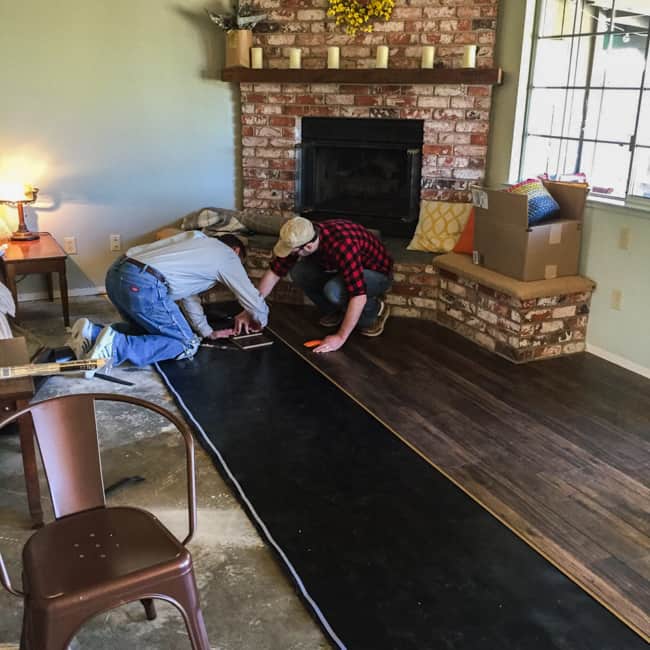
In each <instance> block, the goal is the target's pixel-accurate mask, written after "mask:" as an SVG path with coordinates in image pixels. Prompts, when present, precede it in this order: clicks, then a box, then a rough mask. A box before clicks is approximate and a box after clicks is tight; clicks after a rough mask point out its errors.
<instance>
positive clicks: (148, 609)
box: [140, 598, 157, 621]
mask: <svg viewBox="0 0 650 650" xmlns="http://www.w3.org/2000/svg"><path fill="white" fill-rule="evenodd" d="M140 602H141V603H142V605H143V606H144V613H145V614H146V616H147V620H148V621H153V620H155V618H156V616H157V614H156V604H155V603H154V602H153V598H143V599H142V600H141V601H140Z"/></svg>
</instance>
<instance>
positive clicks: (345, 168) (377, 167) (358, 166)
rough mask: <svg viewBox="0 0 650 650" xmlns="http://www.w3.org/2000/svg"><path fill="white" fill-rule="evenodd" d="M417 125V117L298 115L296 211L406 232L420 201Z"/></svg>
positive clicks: (419, 126) (384, 230)
mask: <svg viewBox="0 0 650 650" xmlns="http://www.w3.org/2000/svg"><path fill="white" fill-rule="evenodd" d="M423 128H424V127H423V122H422V120H385V119H353V118H349V119H348V118H308V117H306V118H303V120H302V141H301V143H300V144H299V145H298V151H297V154H298V160H297V169H298V174H297V178H296V204H297V210H298V211H299V212H300V213H301V214H302V215H304V216H305V217H308V218H310V219H314V220H317V221H318V220H321V219H329V218H333V217H344V218H346V219H351V220H352V221H357V222H358V223H361V224H363V225H365V226H367V227H370V228H377V229H378V230H381V232H382V233H383V234H385V235H397V236H410V235H411V234H412V233H413V231H414V229H415V225H416V223H417V219H418V212H419V205H420V170H421V166H422V137H423Z"/></svg>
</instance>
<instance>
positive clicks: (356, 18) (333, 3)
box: [327, 0, 395, 36]
mask: <svg viewBox="0 0 650 650" xmlns="http://www.w3.org/2000/svg"><path fill="white" fill-rule="evenodd" d="M394 6H395V0H329V9H328V10H327V15H328V16H334V18H335V19H336V24H337V25H345V31H346V33H348V34H350V35H352V36H354V35H355V34H357V33H358V32H371V31H372V27H373V25H372V23H373V21H375V20H379V19H381V18H383V19H384V20H389V19H390V16H391V14H392V13H393V7H394Z"/></svg>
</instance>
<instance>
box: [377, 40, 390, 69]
mask: <svg viewBox="0 0 650 650" xmlns="http://www.w3.org/2000/svg"><path fill="white" fill-rule="evenodd" d="M375 67H376V68H387V67H388V45H378V46H377V61H376V62H375Z"/></svg>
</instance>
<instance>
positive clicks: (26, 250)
mask: <svg viewBox="0 0 650 650" xmlns="http://www.w3.org/2000/svg"><path fill="white" fill-rule="evenodd" d="M40 235H41V237H40V239H34V240H32V241H11V240H10V239H6V240H2V241H0V244H1V243H7V244H9V247H8V248H7V250H6V251H5V254H4V255H3V256H2V257H0V264H2V269H3V271H4V276H5V280H6V283H7V287H8V288H9V291H11V294H12V295H13V297H14V302H15V303H16V320H18V288H17V286H16V277H17V276H18V275H27V274H29V273H45V274H46V276H47V292H48V295H49V298H50V302H52V301H53V300H54V287H53V283H52V274H53V273H58V274H59V289H60V291H61V305H62V307H63V322H64V323H65V325H66V326H67V325H70V310H69V308H68V279H67V277H66V271H65V261H66V259H67V258H68V256H67V255H66V253H65V251H64V250H63V249H62V248H61V246H59V244H58V242H57V241H56V239H54V237H52V235H50V233H49V232H42V233H40Z"/></svg>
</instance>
